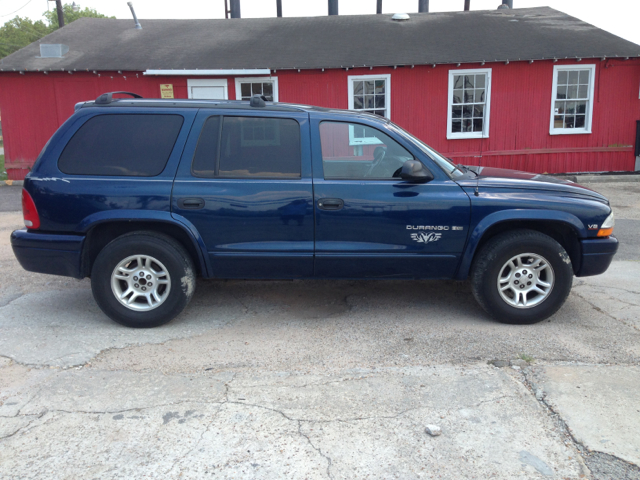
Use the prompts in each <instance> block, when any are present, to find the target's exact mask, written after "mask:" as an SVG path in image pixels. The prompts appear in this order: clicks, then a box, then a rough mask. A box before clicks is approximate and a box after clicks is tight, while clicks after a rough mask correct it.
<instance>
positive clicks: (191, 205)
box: [178, 198, 204, 210]
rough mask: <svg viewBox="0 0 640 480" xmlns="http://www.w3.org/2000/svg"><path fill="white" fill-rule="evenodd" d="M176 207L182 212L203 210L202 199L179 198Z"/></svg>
mask: <svg viewBox="0 0 640 480" xmlns="http://www.w3.org/2000/svg"><path fill="white" fill-rule="evenodd" d="M178 207H180V208H182V209H184V210H199V209H200V208H204V199H202V198H181V199H180V200H178Z"/></svg>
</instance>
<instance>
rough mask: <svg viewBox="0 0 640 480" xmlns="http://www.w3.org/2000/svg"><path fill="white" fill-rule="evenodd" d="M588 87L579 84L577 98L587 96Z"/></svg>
mask: <svg viewBox="0 0 640 480" xmlns="http://www.w3.org/2000/svg"><path fill="white" fill-rule="evenodd" d="M588 89H589V86H588V85H580V86H579V87H578V98H587V95H589V93H588V91H589V90H588Z"/></svg>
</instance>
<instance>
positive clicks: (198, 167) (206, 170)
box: [191, 117, 220, 177]
mask: <svg viewBox="0 0 640 480" xmlns="http://www.w3.org/2000/svg"><path fill="white" fill-rule="evenodd" d="M219 136H220V117H209V118H208V119H207V121H206V122H205V124H204V126H203V127H202V132H200V138H199V139H198V146H197V147H196V153H195V155H194V156H193V163H192V164H191V173H193V174H194V175H195V176H196V177H213V176H214V175H215V170H216V159H217V158H218V137H219Z"/></svg>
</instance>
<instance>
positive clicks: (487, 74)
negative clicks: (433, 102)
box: [447, 68, 491, 139]
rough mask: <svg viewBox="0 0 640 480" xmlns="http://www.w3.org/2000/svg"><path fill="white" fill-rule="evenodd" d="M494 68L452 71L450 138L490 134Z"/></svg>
mask: <svg viewBox="0 0 640 480" xmlns="http://www.w3.org/2000/svg"><path fill="white" fill-rule="evenodd" d="M490 100H491V69H490V68H483V69H478V70H451V71H449V113H448V128H447V138H449V139H455V138H482V137H488V136H489V107H490V104H491V103H490Z"/></svg>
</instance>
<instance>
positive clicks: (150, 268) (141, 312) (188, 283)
mask: <svg viewBox="0 0 640 480" xmlns="http://www.w3.org/2000/svg"><path fill="white" fill-rule="evenodd" d="M139 270H140V271H139ZM194 272H195V269H194V266H193V261H192V260H191V257H190V256H189V254H188V253H187V252H186V250H185V249H184V247H182V245H181V244H180V243H178V242H177V241H176V240H174V239H173V238H171V237H168V236H166V235H162V234H159V233H155V232H134V233H129V234H126V235H123V236H121V237H118V238H116V239H115V240H113V241H112V242H110V243H109V244H108V245H107V246H106V247H104V248H103V249H102V250H101V251H100V253H99V254H98V256H97V258H96V260H95V262H94V263H93V267H92V269H91V291H92V292H93V298H95V300H96V303H97V304H98V306H99V307H100V308H101V309H102V311H103V312H104V313H105V314H107V315H108V316H109V317H110V318H111V319H113V320H115V321H116V322H118V323H119V324H121V325H124V326H126V327H132V328H151V327H157V326H159V325H163V324H165V323H167V322H169V321H171V320H172V319H173V318H175V317H176V316H177V315H178V314H179V313H180V312H182V310H183V309H184V307H186V306H187V304H188V303H189V301H190V300H191V297H192V296H193V292H194V290H195V285H196V282H195V273H194ZM140 273H143V274H144V275H143V276H140ZM119 298H121V299H119Z"/></svg>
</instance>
